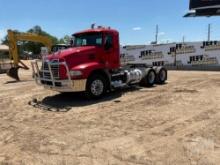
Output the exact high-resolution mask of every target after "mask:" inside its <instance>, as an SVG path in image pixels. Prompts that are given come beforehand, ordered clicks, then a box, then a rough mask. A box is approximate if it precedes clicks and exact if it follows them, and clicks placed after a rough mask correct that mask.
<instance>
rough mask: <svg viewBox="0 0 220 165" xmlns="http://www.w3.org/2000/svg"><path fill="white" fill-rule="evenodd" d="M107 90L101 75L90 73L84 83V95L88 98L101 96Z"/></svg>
mask: <svg viewBox="0 0 220 165" xmlns="http://www.w3.org/2000/svg"><path fill="white" fill-rule="evenodd" d="M106 91H107V83H106V80H105V78H104V77H103V76H102V75H92V76H91V77H89V79H88V81H87V84H86V92H85V96H86V97H87V98H88V99H98V98H101V97H102V96H103V95H104V94H105V93H106Z"/></svg>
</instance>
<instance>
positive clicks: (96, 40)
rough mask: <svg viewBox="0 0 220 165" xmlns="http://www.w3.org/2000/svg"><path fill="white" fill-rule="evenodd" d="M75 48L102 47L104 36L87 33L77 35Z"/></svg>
mask: <svg viewBox="0 0 220 165" xmlns="http://www.w3.org/2000/svg"><path fill="white" fill-rule="evenodd" d="M73 46H75V47H80V46H102V34H101V33H86V34H78V35H75V36H74V44H73Z"/></svg>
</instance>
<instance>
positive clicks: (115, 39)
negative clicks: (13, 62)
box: [32, 27, 166, 98]
mask: <svg viewBox="0 0 220 165" xmlns="http://www.w3.org/2000/svg"><path fill="white" fill-rule="evenodd" d="M73 38H74V41H73V43H72V45H71V47H70V48H68V49H66V50H61V51H58V52H55V53H53V54H51V55H48V56H46V57H45V58H44V59H43V62H42V66H41V68H40V67H39V66H38V63H37V62H34V63H32V68H33V75H34V77H35V80H36V82H37V84H39V85H43V86H44V87H45V88H48V89H51V90H55V91H58V92H85V94H86V95H87V96H88V97H89V98H98V97H101V96H102V95H103V94H104V93H106V91H108V90H111V89H112V88H118V87H123V86H126V85H129V84H135V83H139V82H141V80H142V79H143V78H144V76H146V75H145V74H148V72H149V71H150V72H149V73H151V74H150V76H151V80H150V81H151V82H150V83H151V84H154V82H155V78H156V71H155V70H153V69H152V68H150V69H149V68H146V67H141V68H140V67H133V66H132V67H123V68H122V67H121V65H120V44H119V32H118V31H117V30H114V29H111V28H105V27H98V28H92V29H89V30H85V31H81V32H78V33H75V34H73ZM146 69H148V70H149V71H146ZM164 71H165V70H164ZM145 72H147V73H145ZM165 79H166V72H165ZM164 81H165V80H164Z"/></svg>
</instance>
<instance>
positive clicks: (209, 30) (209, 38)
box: [208, 24, 211, 41]
mask: <svg viewBox="0 0 220 165" xmlns="http://www.w3.org/2000/svg"><path fill="white" fill-rule="evenodd" d="M210 40H211V24H209V25H208V41H210Z"/></svg>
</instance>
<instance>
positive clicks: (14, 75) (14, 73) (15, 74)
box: [7, 67, 20, 81]
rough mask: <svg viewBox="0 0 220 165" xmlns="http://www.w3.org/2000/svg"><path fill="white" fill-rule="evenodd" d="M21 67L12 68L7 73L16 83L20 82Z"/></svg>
mask: <svg viewBox="0 0 220 165" xmlns="http://www.w3.org/2000/svg"><path fill="white" fill-rule="evenodd" d="M19 68H20V67H12V68H11V69H9V70H8V71H7V75H8V76H9V77H11V78H13V79H15V80H16V81H20V79H19V77H18V70H19Z"/></svg>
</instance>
